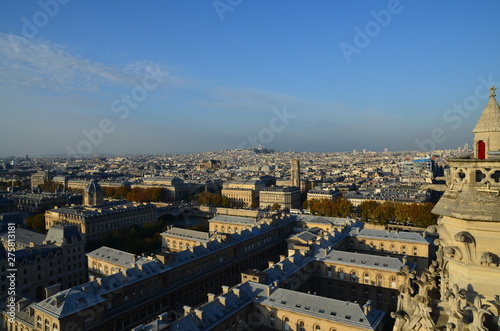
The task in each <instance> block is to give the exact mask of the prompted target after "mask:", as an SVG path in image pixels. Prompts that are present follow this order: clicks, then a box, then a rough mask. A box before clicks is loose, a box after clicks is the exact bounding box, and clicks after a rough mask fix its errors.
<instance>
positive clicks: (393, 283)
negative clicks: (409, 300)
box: [391, 277, 396, 288]
mask: <svg viewBox="0 0 500 331" xmlns="http://www.w3.org/2000/svg"><path fill="white" fill-rule="evenodd" d="M391 287H392V288H396V277H391Z"/></svg>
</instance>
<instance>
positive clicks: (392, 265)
mask: <svg viewBox="0 0 500 331" xmlns="http://www.w3.org/2000/svg"><path fill="white" fill-rule="evenodd" d="M319 259H320V260H323V261H331V262H334V263H337V264H343V265H352V266H359V267H366V268H371V269H379V270H391V271H399V269H400V268H402V267H403V263H401V261H400V260H399V259H398V258H395V257H389V256H379V255H370V254H362V253H353V252H344V251H331V252H330V253H328V254H326V256H325V257H323V258H319Z"/></svg>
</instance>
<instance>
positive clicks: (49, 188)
mask: <svg viewBox="0 0 500 331" xmlns="http://www.w3.org/2000/svg"><path fill="white" fill-rule="evenodd" d="M39 186H40V188H41V189H42V191H44V192H50V193H54V192H55V191H56V190H57V187H58V186H59V184H57V183H54V182H53V181H52V180H46V181H44V182H43V184H41V185H39Z"/></svg>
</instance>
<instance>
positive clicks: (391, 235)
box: [349, 228, 428, 244]
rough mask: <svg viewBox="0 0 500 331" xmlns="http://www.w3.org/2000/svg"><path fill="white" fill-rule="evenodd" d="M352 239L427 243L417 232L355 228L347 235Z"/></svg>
mask: <svg viewBox="0 0 500 331" xmlns="http://www.w3.org/2000/svg"><path fill="white" fill-rule="evenodd" d="M349 235H350V236H352V237H362V238H367V239H368V238H380V239H384V238H385V239H392V240H397V241H405V242H413V243H421V244H428V241H427V240H426V239H425V238H424V237H423V236H422V235H421V234H420V233H417V232H404V231H401V232H396V231H387V230H374V229H360V230H359V231H358V230H357V229H356V228H355V229H353V230H352V231H351V233H350V234H349Z"/></svg>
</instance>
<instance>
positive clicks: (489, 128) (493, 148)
mask: <svg viewBox="0 0 500 331" xmlns="http://www.w3.org/2000/svg"><path fill="white" fill-rule="evenodd" d="M495 90H496V87H494V86H492V87H490V99H489V100H488V103H487V104H486V107H485V108H484V111H483V113H482V115H481V117H480V118H479V121H478V122H477V124H476V127H475V128H474V130H473V131H472V132H473V133H474V157H475V158H476V159H479V160H484V159H489V158H491V157H492V154H493V155H494V154H498V153H500V107H499V106H498V102H497V100H496V99H495V96H496V94H495Z"/></svg>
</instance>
